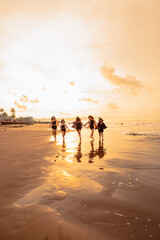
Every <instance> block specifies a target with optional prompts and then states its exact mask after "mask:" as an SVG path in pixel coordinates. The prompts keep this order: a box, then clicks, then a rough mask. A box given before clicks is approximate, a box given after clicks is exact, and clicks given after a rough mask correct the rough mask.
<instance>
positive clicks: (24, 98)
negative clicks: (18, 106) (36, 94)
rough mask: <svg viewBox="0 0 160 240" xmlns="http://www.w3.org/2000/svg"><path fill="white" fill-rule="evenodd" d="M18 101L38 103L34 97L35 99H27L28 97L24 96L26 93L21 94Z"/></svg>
mask: <svg viewBox="0 0 160 240" xmlns="http://www.w3.org/2000/svg"><path fill="white" fill-rule="evenodd" d="M20 101H21V102H23V103H27V102H30V103H38V102H39V101H38V99H37V98H36V99H33V100H32V99H31V100H29V99H28V97H27V96H26V95H24V94H23V95H22V97H21V98H20Z"/></svg>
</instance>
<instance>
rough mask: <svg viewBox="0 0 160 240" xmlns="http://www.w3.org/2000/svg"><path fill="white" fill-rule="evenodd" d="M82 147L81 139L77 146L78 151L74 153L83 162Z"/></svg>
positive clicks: (78, 160)
mask: <svg viewBox="0 0 160 240" xmlns="http://www.w3.org/2000/svg"><path fill="white" fill-rule="evenodd" d="M82 156H83V155H82V148H81V141H80V142H79V144H78V147H77V152H76V153H75V154H74V157H75V158H76V159H77V162H81V158H82Z"/></svg>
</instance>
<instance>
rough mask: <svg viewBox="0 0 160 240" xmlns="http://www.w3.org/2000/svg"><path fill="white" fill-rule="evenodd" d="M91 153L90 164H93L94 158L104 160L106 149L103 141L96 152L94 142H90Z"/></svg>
mask: <svg viewBox="0 0 160 240" xmlns="http://www.w3.org/2000/svg"><path fill="white" fill-rule="evenodd" d="M90 144H91V151H90V153H89V155H88V156H89V161H88V162H89V163H93V158H95V157H96V156H99V158H103V157H104V156H105V154H106V149H104V147H103V141H99V148H98V149H96V150H94V140H92V141H90Z"/></svg>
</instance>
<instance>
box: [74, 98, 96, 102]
mask: <svg viewBox="0 0 160 240" xmlns="http://www.w3.org/2000/svg"><path fill="white" fill-rule="evenodd" d="M78 100H79V101H86V102H92V103H98V101H96V100H93V99H91V98H79V99H78Z"/></svg>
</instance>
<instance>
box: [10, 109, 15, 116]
mask: <svg viewBox="0 0 160 240" xmlns="http://www.w3.org/2000/svg"><path fill="white" fill-rule="evenodd" d="M10 112H11V113H12V118H15V117H16V114H15V113H16V110H15V109H14V108H11V110H10Z"/></svg>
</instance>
